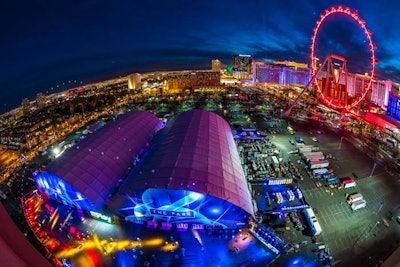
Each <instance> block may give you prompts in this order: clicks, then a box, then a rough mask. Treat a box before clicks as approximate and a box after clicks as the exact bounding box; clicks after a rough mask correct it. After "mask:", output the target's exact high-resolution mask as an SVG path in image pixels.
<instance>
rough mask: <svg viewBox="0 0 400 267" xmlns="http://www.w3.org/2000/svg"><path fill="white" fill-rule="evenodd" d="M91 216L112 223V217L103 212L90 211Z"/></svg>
mask: <svg viewBox="0 0 400 267" xmlns="http://www.w3.org/2000/svg"><path fill="white" fill-rule="evenodd" d="M89 213H90V216H92V217H93V218H94V219H96V220H99V221H103V222H106V223H111V217H110V216H107V215H104V214H101V213H99V212H95V211H89Z"/></svg>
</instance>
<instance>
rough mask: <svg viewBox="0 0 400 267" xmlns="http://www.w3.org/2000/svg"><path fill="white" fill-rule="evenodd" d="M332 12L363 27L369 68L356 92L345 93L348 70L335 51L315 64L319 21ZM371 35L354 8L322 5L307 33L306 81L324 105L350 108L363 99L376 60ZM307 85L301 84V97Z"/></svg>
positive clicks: (371, 78) (367, 89) (370, 83)
mask: <svg viewBox="0 0 400 267" xmlns="http://www.w3.org/2000/svg"><path fill="white" fill-rule="evenodd" d="M334 14H342V15H345V16H347V17H348V18H350V19H351V20H353V21H355V22H356V23H357V24H358V25H359V27H360V28H361V29H362V30H363V32H364V35H365V37H366V41H367V44H368V50H369V55H368V57H369V59H370V68H369V70H368V71H366V72H365V73H366V74H368V75H366V76H365V79H366V82H365V86H364V87H363V88H361V90H360V92H359V93H358V95H356V96H355V95H353V96H351V97H350V96H349V90H348V71H347V66H346V65H347V64H346V63H347V61H346V58H345V57H343V56H339V55H335V54H329V55H327V56H326V58H325V60H324V61H323V63H322V64H320V65H317V64H316V55H315V49H316V39H317V36H318V34H319V32H320V28H321V25H322V24H324V22H326V19H327V18H329V17H330V16H332V15H334ZM371 36H372V32H371V31H370V30H368V29H367V27H366V23H365V20H363V19H361V18H360V17H359V16H358V12H357V11H355V10H351V9H350V8H348V7H342V6H337V7H331V8H329V9H326V10H325V12H324V13H322V14H321V15H320V17H319V19H318V20H317V22H316V26H315V28H314V30H313V35H312V37H311V41H312V43H311V46H310V49H311V52H310V60H311V77H312V78H311V81H310V83H309V85H311V84H313V85H314V87H315V89H316V90H317V92H318V95H319V97H320V99H321V101H322V102H323V103H324V104H325V105H327V106H329V107H331V108H334V109H341V110H351V109H353V108H355V107H357V106H358V105H359V104H360V102H361V101H362V100H364V99H365V97H366V95H367V93H368V92H369V90H370V89H371V88H372V83H373V77H374V74H375V65H376V64H377V60H376V58H375V49H376V46H375V44H374V43H373V42H372V38H371ZM338 66H339V67H338ZM309 85H307V86H306V88H304V90H303V92H302V93H301V94H300V95H299V97H301V95H302V94H303V93H304V91H305V90H306V89H307V87H308V86H309ZM296 100H298V99H296ZM295 102H297V101H295Z"/></svg>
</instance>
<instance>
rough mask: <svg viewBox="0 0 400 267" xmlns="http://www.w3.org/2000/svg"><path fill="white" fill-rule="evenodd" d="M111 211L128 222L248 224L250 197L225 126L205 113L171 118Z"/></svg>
mask: <svg viewBox="0 0 400 267" xmlns="http://www.w3.org/2000/svg"><path fill="white" fill-rule="evenodd" d="M110 207H111V208H112V209H114V210H115V212H116V213H118V214H119V215H121V216H123V217H125V218H126V219H128V220H133V221H136V220H152V221H157V222H163V221H165V222H170V223H188V224H205V225H218V226H222V227H224V228H227V227H237V226H240V225H244V224H247V222H248V219H249V217H251V216H253V215H254V212H253V207H252V202H251V196H250V192H249V189H248V186H247V182H246V179H245V176H244V172H243V169H242V166H241V164H240V158H239V154H238V151H237V148H236V145H235V142H234V139H233V136H232V132H231V129H230V127H229V125H228V123H227V122H226V121H225V120H224V119H223V118H221V117H220V116H218V115H216V114H214V113H212V112H208V111H204V110H190V111H187V112H184V113H181V114H179V115H177V116H176V117H174V118H173V119H172V120H171V121H170V122H169V123H168V124H167V126H166V127H165V128H164V129H163V130H162V131H161V132H160V134H159V135H158V138H157V139H156V140H155V141H154V143H153V145H152V146H151V148H150V150H149V151H148V152H147V153H146V155H145V156H144V158H143V159H142V160H141V161H140V162H139V164H138V165H137V166H136V168H135V169H134V170H133V171H132V173H131V174H130V175H129V176H128V178H127V179H126V180H125V181H124V183H123V184H122V185H121V187H120V189H119V191H118V196H117V197H116V198H115V199H114V201H113V203H112V204H111V205H110Z"/></svg>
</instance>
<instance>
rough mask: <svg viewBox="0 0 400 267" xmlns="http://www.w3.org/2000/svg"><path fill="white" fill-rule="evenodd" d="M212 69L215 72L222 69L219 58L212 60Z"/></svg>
mask: <svg viewBox="0 0 400 267" xmlns="http://www.w3.org/2000/svg"><path fill="white" fill-rule="evenodd" d="M211 71H213V72H220V71H221V61H220V60H219V59H213V60H211Z"/></svg>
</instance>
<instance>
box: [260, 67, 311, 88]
mask: <svg viewBox="0 0 400 267" xmlns="http://www.w3.org/2000/svg"><path fill="white" fill-rule="evenodd" d="M293 63H294V62H293ZM303 65H304V64H300V63H297V65H295V64H289V63H287V62H286V63H285V62H284V64H283V63H280V62H278V63H277V64H265V63H263V62H256V63H254V64H253V68H254V71H253V81H254V83H255V84H279V85H306V84H307V83H308V82H309V80H310V72H309V69H308V68H307V67H305V68H304V66H303Z"/></svg>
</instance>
